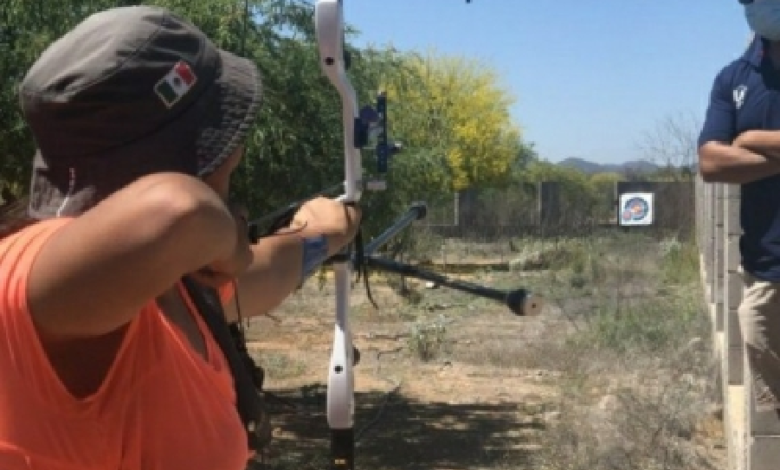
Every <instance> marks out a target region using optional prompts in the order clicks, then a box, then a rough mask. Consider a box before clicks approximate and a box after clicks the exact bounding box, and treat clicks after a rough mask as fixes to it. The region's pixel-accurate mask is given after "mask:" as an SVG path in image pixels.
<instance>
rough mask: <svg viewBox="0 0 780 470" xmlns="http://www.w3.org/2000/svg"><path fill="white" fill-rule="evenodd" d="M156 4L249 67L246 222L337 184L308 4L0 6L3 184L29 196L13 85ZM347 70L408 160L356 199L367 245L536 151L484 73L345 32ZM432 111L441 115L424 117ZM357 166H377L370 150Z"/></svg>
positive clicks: (333, 103) (34, 0)
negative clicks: (406, 214) (119, 19)
mask: <svg viewBox="0 0 780 470" xmlns="http://www.w3.org/2000/svg"><path fill="white" fill-rule="evenodd" d="M136 4H155V5H160V6H164V7H167V8H170V9H171V10H172V11H174V12H176V13H178V14H180V15H182V16H184V17H185V18H187V19H189V20H191V21H192V22H193V23H195V24H196V25H197V26H199V27H200V28H201V29H202V30H203V31H204V32H205V33H206V34H207V35H209V36H210V37H211V38H212V39H213V41H214V42H215V43H216V44H217V45H218V46H219V47H221V48H223V49H226V50H229V51H231V52H234V53H236V54H238V55H242V56H246V57H249V58H251V59H252V60H254V61H255V63H256V64H257V65H258V67H259V68H260V70H261V73H262V77H263V106H262V109H261V111H260V113H259V116H258V120H257V122H256V125H255V126H254V128H253V130H252V132H251V135H250V138H249V142H248V145H247V152H246V157H245V159H244V161H243V162H242V164H241V166H240V167H239V169H238V170H237V173H236V175H235V176H234V179H233V183H234V184H233V186H234V193H235V194H234V195H233V196H234V197H236V198H238V199H241V200H244V201H245V202H246V204H247V206H248V207H250V208H251V212H252V214H251V215H252V216H253V217H255V216H258V217H259V216H261V215H262V214H264V213H267V212H268V211H270V210H273V209H276V208H278V207H281V206H284V205H286V204H287V203H289V202H290V201H291V200H294V199H300V198H303V197H306V196H308V195H310V194H312V193H314V192H315V191H318V190H320V189H322V188H325V187H329V186H332V185H334V184H335V183H337V182H339V181H341V180H342V179H343V147H342V135H343V129H342V127H341V126H342V119H341V102H340V99H339V96H338V94H337V93H336V91H335V89H334V88H333V87H332V85H331V84H330V82H329V81H328V80H327V78H326V77H324V76H323V74H322V72H321V70H320V68H319V58H318V51H317V46H316V42H315V37H314V24H313V3H312V2H310V1H307V0H249V1H248V2H245V1H244V0H201V1H197V2H196V1H192V0H157V1H152V2H143V1H127V0H125V1H120V0H90V1H81V0H79V1H77V0H8V1H7V2H6V5H7V7H4V9H3V10H2V11H0V52H2V55H0V72H1V73H2V75H3V77H4V82H3V84H2V85H1V86H0V155H2V158H0V185H2V184H5V185H7V186H8V187H10V188H11V189H12V190H13V191H14V192H17V193H22V192H25V191H26V190H27V185H28V181H29V172H30V163H31V155H32V154H33V152H34V142H33V141H32V138H31V136H30V133H29V131H28V129H27V128H26V126H25V124H24V122H23V120H22V118H21V115H20V113H19V107H18V98H17V96H16V89H17V86H18V84H19V82H20V80H21V79H22V77H23V76H24V74H25V72H26V70H27V69H28V68H29V66H30V65H31V64H32V63H33V61H34V60H35V58H36V57H37V56H38V55H39V54H40V53H41V52H42V51H43V50H44V49H45V48H46V47H47V45H48V44H50V43H51V42H52V41H53V40H55V39H56V38H58V37H59V36H61V35H62V34H64V33H65V32H66V31H67V30H68V29H70V28H72V27H73V26H74V25H75V24H77V23H78V22H79V21H81V20H82V19H84V18H85V17H87V16H88V15H90V14H92V13H95V12H97V11H101V10H104V9H106V8H110V7H115V6H122V5H136ZM347 29H348V34H347V38H346V40H347V44H346V46H345V47H346V49H347V50H348V51H349V52H350V55H351V58H352V61H351V63H352V67H351V69H350V70H349V75H350V79H351V80H352V82H353V84H354V86H355V89H356V91H357V92H358V94H359V99H360V102H361V104H363V105H365V104H370V103H373V102H374V99H375V96H376V94H377V92H378V91H380V90H382V89H385V88H386V89H389V90H390V91H391V97H390V103H389V118H390V125H391V127H392V130H391V134H393V136H392V137H395V138H397V139H398V140H401V141H402V142H403V144H404V148H405V151H404V152H403V153H401V154H399V155H397V156H395V157H394V158H393V160H392V162H391V167H392V171H391V174H390V175H389V178H388V179H389V184H390V187H391V189H390V190H389V191H387V192H385V193H380V194H369V195H366V197H365V198H364V199H363V204H364V206H365V210H366V212H370V213H371V217H370V218H368V219H367V226H366V232H367V234H368V236H370V235H371V234H375V233H377V231H378V230H380V228H381V227H383V226H386V224H387V223H388V222H389V221H390V220H391V219H393V218H394V217H396V216H397V215H398V214H399V213H400V212H402V211H403V210H404V209H405V206H406V204H408V203H409V202H411V201H414V200H429V201H430V200H435V199H437V198H442V197H447V196H448V195H449V193H450V191H451V188H452V187H464V186H487V185H492V184H496V183H500V182H501V181H504V180H506V178H507V176H508V175H511V171H510V170H511V168H510V167H512V166H513V165H514V166H521V165H525V164H527V162H528V161H530V160H531V158H532V155H533V152H532V150H531V147H530V146H528V145H524V144H523V143H522V142H521V140H520V133H519V130H518V129H517V128H516V127H515V126H514V125H513V124H512V123H511V120H510V119H509V106H510V105H511V102H512V101H511V99H510V97H509V95H508V94H507V93H506V92H505V91H504V90H503V89H502V88H501V87H500V86H499V85H498V84H497V78H496V74H495V73H494V72H493V71H492V70H490V68H489V67H486V66H485V65H484V64H481V63H478V62H475V61H471V60H467V59H461V58H450V57H444V56H435V55H428V56H425V57H423V56H421V55H418V54H414V53H408V52H407V53H399V52H398V51H396V50H395V49H393V48H392V47H386V48H374V47H366V48H357V47H355V46H354V45H352V43H351V41H352V39H353V38H354V36H355V34H356V32H355V31H354V29H353V28H352V27H349V26H348V28H347ZM429 107H432V109H433V108H436V109H437V110H439V111H438V113H439V114H437V113H434V112H433V111H428V110H427V109H428V108H429ZM363 154H364V167H365V168H366V170H367V172H368V173H369V174H370V173H371V171H373V168H374V166H375V161H374V155H373V151H372V150H371V149H366V150H365V151H364V152H363Z"/></svg>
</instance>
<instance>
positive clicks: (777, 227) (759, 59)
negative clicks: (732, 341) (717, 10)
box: [699, 37, 780, 282]
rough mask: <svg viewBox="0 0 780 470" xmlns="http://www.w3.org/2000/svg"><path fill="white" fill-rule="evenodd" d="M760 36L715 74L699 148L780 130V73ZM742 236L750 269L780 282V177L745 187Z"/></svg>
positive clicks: (756, 274) (742, 208)
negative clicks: (753, 132) (748, 134)
mask: <svg viewBox="0 0 780 470" xmlns="http://www.w3.org/2000/svg"><path fill="white" fill-rule="evenodd" d="M766 46H767V43H766V42H765V41H764V40H762V39H760V38H758V37H756V39H755V40H754V41H753V42H752V44H751V45H750V47H749V48H748V50H747V51H745V54H744V55H743V56H742V57H741V58H739V59H737V60H735V61H733V62H732V63H730V64H729V65H727V66H726V67H724V68H723V69H722V70H721V71H720V73H718V76H717V77H716V78H715V83H714V84H713V87H712V93H711V95H710V103H709V107H708V109H707V114H706V118H705V122H704V126H703V128H702V131H701V135H700V136H699V146H701V145H703V144H704V143H705V142H710V141H718V142H725V143H731V142H732V141H733V140H734V139H736V137H737V136H739V135H740V134H741V133H743V132H745V131H749V130H780V72H778V71H776V70H775V69H774V68H773V66H772V64H771V63H770V62H769V60H768V59H766V60H765V57H764V49H765V47H766ZM740 206H741V207H740V211H741V213H740V219H741V222H742V231H743V235H742V237H741V239H740V251H741V254H742V265H743V268H744V269H745V271H747V272H749V273H750V274H752V275H753V276H755V277H757V278H759V279H763V280H766V281H772V282H780V175H776V176H771V177H768V178H764V179H761V180H758V181H754V182H752V183H747V184H743V185H742V200H741V204H740Z"/></svg>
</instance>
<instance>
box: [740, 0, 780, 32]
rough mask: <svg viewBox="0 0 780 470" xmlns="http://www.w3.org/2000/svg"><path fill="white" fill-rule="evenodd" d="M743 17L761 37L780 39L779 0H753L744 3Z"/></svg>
mask: <svg viewBox="0 0 780 470" xmlns="http://www.w3.org/2000/svg"><path fill="white" fill-rule="evenodd" d="M745 18H747V22H748V25H749V26H750V29H752V30H753V31H754V32H755V33H756V34H758V35H759V36H761V37H762V38H764V39H768V40H770V41H780V0H754V1H753V2H751V3H749V4H747V5H745Z"/></svg>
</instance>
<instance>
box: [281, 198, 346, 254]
mask: <svg viewBox="0 0 780 470" xmlns="http://www.w3.org/2000/svg"><path fill="white" fill-rule="evenodd" d="M360 218H361V212H360V208H358V207H357V206H355V205H348V204H344V203H343V202H340V201H336V200H334V199H328V198H326V197H317V198H314V199H312V200H309V201H306V202H305V203H304V204H303V205H302V206H301V208H300V209H298V212H296V213H295V216H293V220H292V222H291V223H290V228H291V229H293V230H296V229H300V230H303V231H304V232H305V233H310V234H317V235H324V236H325V237H327V239H328V253H329V255H330V256H333V255H335V254H336V253H338V252H340V251H341V250H342V249H343V248H344V247H345V246H347V245H348V244H349V243H350V242H352V240H353V239H354V238H355V235H357V232H358V229H359V228H360Z"/></svg>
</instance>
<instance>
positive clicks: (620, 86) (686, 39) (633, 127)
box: [344, 0, 749, 163]
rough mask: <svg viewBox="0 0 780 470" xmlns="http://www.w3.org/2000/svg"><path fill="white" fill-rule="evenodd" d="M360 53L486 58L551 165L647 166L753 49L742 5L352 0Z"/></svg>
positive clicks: (718, 0)
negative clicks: (377, 49)
mask: <svg viewBox="0 0 780 470" xmlns="http://www.w3.org/2000/svg"><path fill="white" fill-rule="evenodd" d="M344 9H345V17H346V18H345V19H346V21H347V22H348V23H350V24H351V25H353V26H355V27H356V28H358V29H360V30H361V37H360V39H359V40H358V41H357V43H358V44H363V45H364V44H375V45H388V44H393V45H394V46H395V47H397V48H399V49H402V50H406V49H417V50H425V49H435V50H437V51H438V52H442V53H447V54H459V55H467V56H476V57H482V58H483V59H484V60H486V61H488V62H489V63H490V64H491V65H492V66H493V67H494V68H495V69H496V70H497V71H498V72H499V73H500V74H501V76H502V78H503V81H504V83H503V85H504V86H505V87H506V88H507V89H509V90H510V91H511V92H512V94H513V95H514V96H515V97H516V99H517V104H516V105H515V107H514V109H513V110H512V111H513V115H514V117H515V119H516V121H517V122H518V124H520V125H521V126H522V128H523V130H524V135H525V137H526V139H527V140H530V141H533V142H535V143H536V146H537V150H538V151H539V153H540V155H541V156H542V157H543V158H546V159H549V160H552V161H559V160H562V159H564V158H566V157H569V156H578V157H582V158H585V159H588V160H591V161H596V162H602V163H606V162H622V161H626V160H632V159H637V158H641V157H642V152H641V151H640V150H639V143H640V141H641V139H642V137H643V135H645V133H647V132H648V131H652V129H653V128H654V126H656V124H657V122H658V121H659V120H660V119H662V118H664V117H665V116H668V115H670V114H675V113H679V112H693V113H696V115H697V116H699V117H700V116H702V115H703V112H704V109H705V107H706V103H707V96H708V94H709V89H710V86H711V83H712V80H713V78H714V76H715V74H716V73H717V71H718V70H719V69H720V68H721V67H723V66H724V65H725V64H726V63H727V62H728V61H730V60H733V59H734V58H736V57H737V56H739V55H740V54H741V53H742V52H743V51H744V49H745V47H746V44H747V39H748V37H749V30H748V27H747V25H746V23H745V20H744V16H743V12H742V8H741V7H740V5H739V3H738V2H737V0H558V1H552V0H538V1H528V0H472V3H470V4H466V2H465V0H344Z"/></svg>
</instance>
